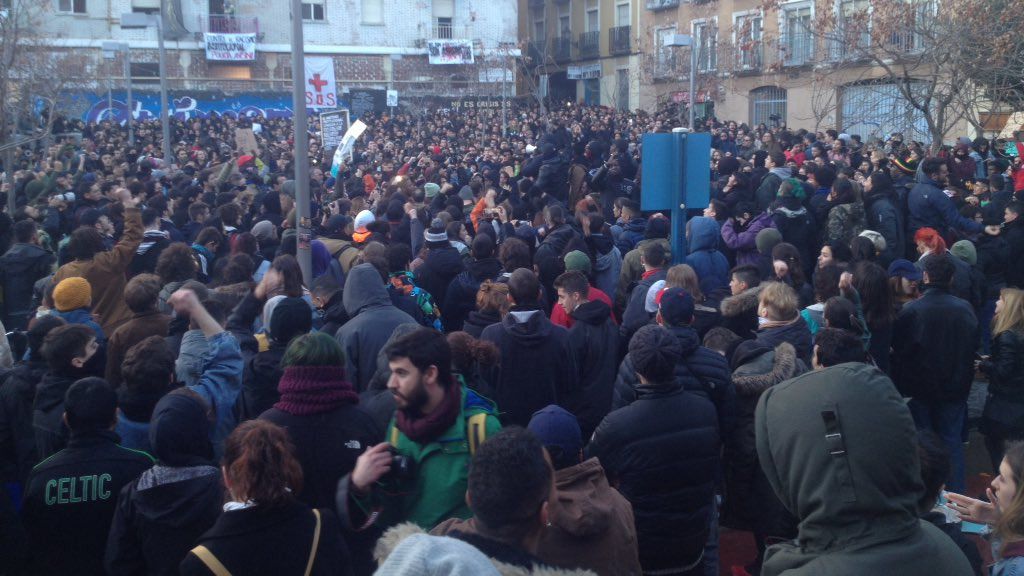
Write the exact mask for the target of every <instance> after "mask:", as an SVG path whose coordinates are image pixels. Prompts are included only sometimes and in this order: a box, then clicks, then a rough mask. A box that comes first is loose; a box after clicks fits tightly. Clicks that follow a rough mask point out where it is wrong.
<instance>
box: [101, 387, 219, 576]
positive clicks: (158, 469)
mask: <svg viewBox="0 0 1024 576" xmlns="http://www.w3.org/2000/svg"><path fill="white" fill-rule="evenodd" d="M209 410H210V407H209V405H207V404H206V401H205V400H203V398H202V397H201V396H200V395H199V394H197V393H195V392H193V391H192V390H190V389H188V388H178V389H176V390H174V391H172V392H170V393H169V394H167V395H165V396H164V397H163V398H161V399H160V400H159V401H158V402H157V403H156V406H155V407H154V408H153V416H152V422H151V423H150V426H149V441H148V442H147V444H148V445H150V446H151V454H152V455H153V456H154V457H155V458H156V460H157V463H156V465H155V466H153V467H152V468H150V469H149V470H146V471H145V472H143V473H142V475H141V476H139V477H138V478H137V479H136V480H134V481H133V482H131V483H130V484H129V485H128V487H127V488H125V489H124V490H123V491H122V492H121V494H120V496H119V497H118V502H117V511H116V512H115V513H114V519H113V522H112V523H111V526H110V538H109V540H108V541H107V549H106V554H105V557H104V564H105V566H106V568H107V573H108V574H110V575H111V576H120V575H124V576H128V575H130V574H177V573H178V565H179V564H181V561H182V560H183V559H184V558H185V556H186V555H187V554H188V551H189V550H191V549H192V546H194V545H195V542H196V540H198V539H199V537H200V536H202V535H203V533H205V532H206V531H207V530H209V529H210V528H211V527H212V526H213V524H214V522H216V521H217V518H218V517H219V516H220V515H221V512H222V510H221V507H222V505H223V503H224V496H225V494H224V487H223V485H222V482H221V474H220V468H218V467H217V465H216V464H217V462H216V461H215V460H214V455H213V445H212V444H211V443H210V420H209V419H208V418H207V416H206V415H207V413H208V412H209Z"/></svg>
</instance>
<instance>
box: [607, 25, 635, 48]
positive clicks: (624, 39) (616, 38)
mask: <svg viewBox="0 0 1024 576" xmlns="http://www.w3.org/2000/svg"><path fill="white" fill-rule="evenodd" d="M629 28H630V27H629V26H628V25H627V26H615V27H613V28H609V29H608V53H609V54H629V53H630V52H631V49H630V48H631V45H630V39H629Z"/></svg>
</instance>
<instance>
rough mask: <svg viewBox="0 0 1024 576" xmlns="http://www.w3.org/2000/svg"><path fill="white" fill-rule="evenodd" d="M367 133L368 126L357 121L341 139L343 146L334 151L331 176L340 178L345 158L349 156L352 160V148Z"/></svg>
mask: <svg viewBox="0 0 1024 576" xmlns="http://www.w3.org/2000/svg"><path fill="white" fill-rule="evenodd" d="M363 132H366V124H363V121H362V120H356V121H355V123H353V124H352V126H349V129H348V130H347V131H346V132H345V136H343V137H342V138H341V145H340V146H338V149H337V150H335V151H334V158H333V159H332V161H331V176H333V177H335V178H337V177H338V169H339V168H340V167H341V163H342V162H344V161H345V156H346V155H348V159H349V161H351V160H352V148H353V147H354V146H355V144H356V140H358V139H359V137H360V136H362V135H363Z"/></svg>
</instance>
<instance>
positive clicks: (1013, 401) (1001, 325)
mask: <svg viewBox="0 0 1024 576" xmlns="http://www.w3.org/2000/svg"><path fill="white" fill-rule="evenodd" d="M978 369H980V370H981V371H982V372H984V373H985V374H986V375H987V376H988V399H987V400H986V401H985V410H984V412H982V431H983V432H984V433H985V446H986V447H987V448H988V453H989V456H990V457H991V458H992V466H993V468H995V467H997V466H998V465H999V461H1000V460H1001V459H1002V452H1003V450H1002V447H1003V443H1004V442H1005V441H1006V440H1010V439H1013V440H1019V439H1024V290H1020V289H1017V288H1003V290H1002V291H1001V292H1000V293H999V300H998V301H997V302H996V313H995V317H993V319H992V354H991V355H990V356H988V357H987V358H984V359H982V360H981V362H979V364H978Z"/></svg>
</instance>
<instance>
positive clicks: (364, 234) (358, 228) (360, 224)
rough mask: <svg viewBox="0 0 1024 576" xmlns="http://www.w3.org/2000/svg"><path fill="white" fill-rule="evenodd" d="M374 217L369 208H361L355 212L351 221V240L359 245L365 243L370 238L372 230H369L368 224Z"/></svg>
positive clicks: (371, 222)
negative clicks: (361, 209) (357, 212)
mask: <svg viewBox="0 0 1024 576" xmlns="http://www.w3.org/2000/svg"><path fill="white" fill-rule="evenodd" d="M375 220H376V217H375V216H374V215H373V212H370V211H369V210H363V211H362V212H360V213H359V214H356V217H355V220H353V221H352V229H353V232H352V240H353V241H355V242H356V243H357V244H359V245H360V246H362V245H365V244H367V243H368V242H370V240H372V236H373V232H371V231H370V229H369V226H370V224H373V222H374V221H375Z"/></svg>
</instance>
